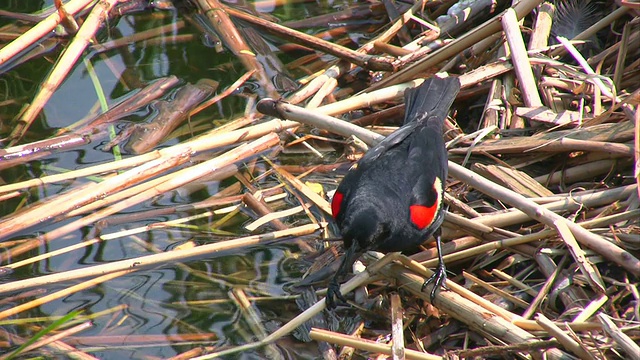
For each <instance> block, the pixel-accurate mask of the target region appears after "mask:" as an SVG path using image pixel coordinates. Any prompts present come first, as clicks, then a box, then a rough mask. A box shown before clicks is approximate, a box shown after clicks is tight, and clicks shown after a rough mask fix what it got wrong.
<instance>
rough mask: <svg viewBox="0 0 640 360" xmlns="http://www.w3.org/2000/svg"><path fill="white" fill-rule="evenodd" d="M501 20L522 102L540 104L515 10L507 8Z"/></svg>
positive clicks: (529, 104) (527, 104) (532, 104)
mask: <svg viewBox="0 0 640 360" xmlns="http://www.w3.org/2000/svg"><path fill="white" fill-rule="evenodd" d="M520 17H522V16H520ZM501 21H502V27H503V28H504V34H505V36H506V37H507V43H508V44H509V49H510V50H511V62H512V63H513V67H514V69H515V73H516V75H517V76H518V80H520V90H522V95H523V98H524V103H525V105H526V106H529V107H535V106H542V101H541V100H540V95H539V94H538V87H537V86H536V81H535V79H534V78H533V71H532V69H531V63H530V62H529V58H528V57H527V50H526V48H525V46H524V40H523V39H522V33H521V32H520V25H519V24H518V18H517V17H516V12H515V10H514V9H513V8H509V9H507V10H506V11H505V13H504V14H503V15H502V19H501Z"/></svg>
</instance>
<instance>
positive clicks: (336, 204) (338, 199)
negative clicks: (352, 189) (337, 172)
mask: <svg viewBox="0 0 640 360" xmlns="http://www.w3.org/2000/svg"><path fill="white" fill-rule="evenodd" d="M342 199H344V194H343V193H341V192H339V191H336V192H335V194H333V199H332V200H331V213H332V215H333V218H334V219H335V218H337V217H338V213H339V212H340V205H342Z"/></svg>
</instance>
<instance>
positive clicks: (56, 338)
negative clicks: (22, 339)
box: [0, 321, 98, 360]
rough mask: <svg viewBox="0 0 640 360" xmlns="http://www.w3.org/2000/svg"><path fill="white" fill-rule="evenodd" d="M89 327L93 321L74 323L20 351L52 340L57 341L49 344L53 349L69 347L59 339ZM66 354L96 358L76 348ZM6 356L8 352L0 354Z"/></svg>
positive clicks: (78, 357)
mask: <svg viewBox="0 0 640 360" xmlns="http://www.w3.org/2000/svg"><path fill="white" fill-rule="evenodd" d="M91 327H93V323H92V322H90V321H88V322H85V323H83V324H80V325H76V326H74V327H71V328H69V329H66V330H63V331H60V332H59V333H57V334H55V335H52V336H45V337H43V338H42V339H40V340H38V341H36V342H35V343H33V344H31V345H29V346H27V347H26V348H24V349H23V350H22V352H21V353H22V354H24V353H26V352H28V351H31V350H35V349H38V348H41V347H43V346H50V345H51V344H52V343H54V342H55V343H57V344H56V345H54V346H51V347H53V348H54V349H60V348H66V347H69V345H68V344H66V343H65V342H63V341H60V340H61V339H64V338H66V337H68V336H71V335H74V334H77V333H79V332H81V331H84V330H86V329H89V328H91ZM65 352H66V351H65ZM67 356H69V357H70V358H73V359H86V360H89V359H92V360H98V358H96V357H93V356H91V355H89V354H87V353H83V352H81V351H79V350H78V349H73V350H72V351H71V354H68V355H67ZM7 357H9V354H7V355H3V356H0V360H4V359H6V358H7Z"/></svg>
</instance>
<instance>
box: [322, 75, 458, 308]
mask: <svg viewBox="0 0 640 360" xmlns="http://www.w3.org/2000/svg"><path fill="white" fill-rule="evenodd" d="M459 90H460V82H459V81H458V79H456V78H445V79H442V78H437V77H434V78H431V79H428V80H425V82H424V83H422V84H421V85H420V86H418V87H416V88H413V89H409V90H407V91H406V92H405V103H406V108H405V116H404V124H403V125H402V127H400V128H399V129H398V130H396V131H395V132H393V133H392V134H391V135H389V136H388V137H387V138H386V139H384V140H383V141H381V142H380V143H379V144H377V145H376V146H374V147H373V148H371V149H370V150H369V151H368V152H367V153H366V154H365V155H364V156H363V157H362V158H361V159H360V160H359V161H358V163H357V164H356V165H355V166H354V168H353V169H351V170H350V171H349V172H348V173H347V175H345V177H344V179H343V180H342V183H340V185H339V186H338V189H337V190H336V193H335V195H334V196H333V201H332V202H331V210H332V211H333V217H334V218H335V220H336V223H337V224H338V227H339V228H340V231H341V233H342V238H343V241H344V247H345V249H346V252H345V255H344V258H343V260H342V263H341V265H340V268H339V269H338V271H337V272H336V275H335V276H334V278H333V279H332V280H331V282H330V284H329V288H328V289H327V300H326V303H327V307H328V308H329V309H332V308H335V306H336V302H335V301H336V300H335V298H338V299H340V300H341V301H343V302H344V301H345V299H344V297H343V296H342V294H341V293H340V285H339V281H340V278H341V277H342V276H343V275H345V274H346V273H347V272H348V271H349V270H350V269H351V267H352V266H353V263H354V262H355V260H356V259H357V258H358V257H360V255H362V254H363V253H364V252H366V251H368V250H376V251H382V252H392V251H406V250H412V249H416V248H417V247H418V245H420V244H422V243H423V242H425V241H426V240H427V239H428V238H429V236H430V235H431V234H434V236H435V238H436V246H437V249H438V258H439V263H438V268H437V269H436V272H435V274H434V275H433V276H432V277H431V278H429V280H427V281H426V282H425V283H424V285H423V289H424V287H425V286H427V285H428V284H429V283H431V282H433V283H434V287H433V290H432V291H431V299H432V300H433V298H434V297H435V294H436V290H437V289H438V288H439V287H440V286H441V285H442V284H443V282H444V281H445V279H446V273H445V266H444V262H443V261H442V254H441V244H440V225H441V224H442V220H443V219H444V212H443V209H442V197H443V195H444V181H445V180H446V178H447V150H446V148H445V146H444V141H443V139H442V126H443V124H444V120H445V118H446V117H447V112H448V111H449V108H450V107H451V104H452V103H453V101H454V100H455V98H456V95H457V93H458V91H459Z"/></svg>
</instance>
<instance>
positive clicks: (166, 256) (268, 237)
mask: <svg viewBox="0 0 640 360" xmlns="http://www.w3.org/2000/svg"><path fill="white" fill-rule="evenodd" d="M318 229H320V226H318V225H315V224H309V225H302V226H298V227H295V228H291V229H288V230H280V231H274V232H270V233H265V234H260V235H253V236H247V237H243V238H239V239H234V240H227V241H223V242H220V243H215V244H208V245H201V246H198V247H195V248H192V249H184V250H176V251H171V252H167V253H160V254H154V255H147V256H141V257H137V258H132V259H126V260H120V261H115V262H112V263H108V264H102V265H96V266H89V267H85V268H82V269H76V270H69V271H65V272H61V273H56V274H51V275H44V276H40V277H37V278H30V279H26V280H19V281H13V282H11V283H6V284H0V294H6V293H9V292H13V291H18V290H24V289H28V288H32V287H38V286H45V285H49V284H56V283H58V282H61V281H69V280H75V279H82V278H85V277H89V276H96V275H100V274H105V273H112V272H116V271H123V270H127V269H133V270H136V271H137V270H139V269H143V268H147V267H149V266H154V265H159V264H170V263H173V262H180V261H182V262H184V261H187V260H189V259H193V258H197V257H204V256H211V255H213V254H215V253H217V252H220V251H225V250H231V249H237V248H240V247H246V246H254V245H257V244H268V243H272V242H273V241H275V240H276V239H281V238H283V237H289V236H301V235H308V234H311V233H313V232H315V231H317V230H318Z"/></svg>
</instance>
